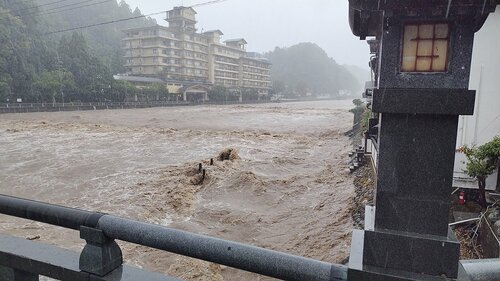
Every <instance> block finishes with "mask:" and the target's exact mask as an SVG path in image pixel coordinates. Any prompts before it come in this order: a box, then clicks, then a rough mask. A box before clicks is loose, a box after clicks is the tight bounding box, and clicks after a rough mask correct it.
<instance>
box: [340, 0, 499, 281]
mask: <svg viewBox="0 0 500 281" xmlns="http://www.w3.org/2000/svg"><path fill="white" fill-rule="evenodd" d="M496 5H497V1H496V0H495V1H493V0H385V1H372V0H349V6H350V7H349V10H350V11H349V13H350V14H349V20H350V25H351V29H352V31H353V33H354V34H355V35H356V36H358V37H360V38H361V39H365V38H366V37H375V38H374V40H375V41H372V42H377V44H371V47H372V48H373V47H376V48H377V50H371V51H372V53H373V52H375V54H374V57H375V58H376V60H372V64H373V63H374V62H375V63H376V64H377V65H375V66H374V65H372V68H373V69H374V72H375V75H374V77H376V78H377V81H376V83H375V85H376V88H375V89H374V90H373V93H372V111H373V112H374V113H376V114H378V122H379V130H378V148H377V150H378V160H377V162H378V163H377V188H376V198H375V206H374V207H367V209H366V218H365V230H364V231H354V233H353V240H352V249H351V257H350V261H349V273H348V277H349V280H353V281H361V280H370V281H378V280H455V279H456V280H468V279H467V276H466V274H465V273H464V272H463V270H462V267H461V265H460V263H459V243H458V241H457V239H456V237H455V236H454V234H453V233H452V231H451V230H450V228H449V227H448V212H449V208H450V194H451V192H452V176H453V164H454V156H455V145H456V144H455V141H456V136H457V125H458V116H459V115H472V114H473V112H474V101H475V91H472V90H469V89H468V85H469V75H470V66H471V58H472V47H473V42H474V33H475V32H476V31H478V30H479V29H480V28H481V26H482V25H483V23H484V22H485V21H486V19H487V17H488V15H489V13H491V12H493V11H494V10H495V8H496Z"/></svg>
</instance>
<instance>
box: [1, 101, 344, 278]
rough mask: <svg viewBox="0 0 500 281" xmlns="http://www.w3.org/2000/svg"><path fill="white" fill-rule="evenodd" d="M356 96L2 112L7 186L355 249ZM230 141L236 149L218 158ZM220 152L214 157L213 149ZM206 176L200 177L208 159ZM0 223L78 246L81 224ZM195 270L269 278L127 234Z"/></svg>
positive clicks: (149, 265)
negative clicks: (351, 159)
mask: <svg viewBox="0 0 500 281" xmlns="http://www.w3.org/2000/svg"><path fill="white" fill-rule="evenodd" d="M351 107H352V106H351V102H350V101H321V102H319V101H318V102H301V103H282V104H260V105H233V106H196V107H179V108H151V109H129V110H109V111H81V112H57V113H29V114H6V115H0V147H1V148H2V153H1V154H0V179H1V180H0V192H1V193H3V194H8V195H13V196H20V197H25V198H29V199H35V200H40V201H45V202H49V203H54V204H61V205H65V206H70V207H76V208H83V209H88V210H93V211H101V212H107V213H111V214H115V215H118V216H123V217H128V218H132V219H137V220H142V221H146V222H150V223H155V224H160V225H163V226H168V227H173V228H177V229H182V230H187V231H192V232H196V233H200V234H206V235H211V236H216V237H220V238H225V239H230V240H234V241H238V242H244V243H250V244H253V245H256V246H261V247H266V248H270V249H275V250H279V251H284V252H288V253H291V254H297V255H302V256H306V257H311V258H315V259H319V260H323V261H327V262H340V261H342V260H343V259H344V258H346V257H347V255H348V251H349V243H350V234H351V229H352V221H351V218H350V206H349V205H350V204H349V203H350V200H351V198H352V196H353V195H354V187H353V183H352V178H351V177H350V176H349V174H348V172H347V171H346V170H347V164H346V162H347V153H348V151H349V150H350V148H351V144H350V141H349V139H348V138H347V137H345V136H344V135H343V133H344V132H345V131H347V130H349V128H350V126H351V125H352V114H351V113H349V112H348V110H349V109H350V108H351ZM225 148H233V149H236V150H237V153H238V156H239V157H237V159H233V160H231V161H224V162H221V161H217V160H215V158H216V157H217V155H218V153H219V152H221V151H222V150H224V149H225ZM210 158H214V160H215V163H214V165H213V166H210V165H209V159H210ZM200 162H203V163H204V167H205V168H206V169H207V177H206V179H205V181H204V182H203V184H202V185H193V181H196V178H194V177H196V175H194V173H193V169H196V168H197V166H198V163H200ZM0 232H1V233H8V234H12V235H16V236H20V237H37V236H39V237H40V238H38V239H37V240H38V241H41V242H43V243H49V244H54V245H59V246H61V247H64V248H68V249H71V250H75V251H80V250H81V249H82V247H83V245H84V244H83V241H82V240H80V239H79V237H78V236H79V235H78V233H77V232H75V231H71V230H65V229H61V228H58V227H53V226H48V225H45V224H41V223H37V222H31V221H27V220H21V219H15V218H11V217H7V216H3V215H0ZM119 244H120V245H121V246H122V249H123V252H124V258H125V260H126V262H127V263H129V264H133V265H136V266H139V267H142V268H145V269H148V270H152V271H156V272H160V273H166V274H171V275H173V276H177V277H179V278H182V279H185V280H268V279H269V278H264V277H261V276H258V275H255V274H251V273H246V272H243V271H238V270H234V269H231V268H228V267H225V266H220V265H215V264H210V263H207V262H202V261H198V260H194V259H190V258H185V257H182V256H179V255H173V254H169V253H165V252H162V251H157V250H154V249H149V248H146V247H142V246H137V245H133V244H129V243H124V242H119Z"/></svg>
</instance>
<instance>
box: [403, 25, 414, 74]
mask: <svg viewBox="0 0 500 281" xmlns="http://www.w3.org/2000/svg"><path fill="white" fill-rule="evenodd" d="M417 37H418V25H406V26H405V29H404V39H403V56H402V66H401V69H402V71H414V69H415V62H416V59H417V57H416V56H415V54H416V53H417V46H418V43H417V41H416V40H415V39H417Z"/></svg>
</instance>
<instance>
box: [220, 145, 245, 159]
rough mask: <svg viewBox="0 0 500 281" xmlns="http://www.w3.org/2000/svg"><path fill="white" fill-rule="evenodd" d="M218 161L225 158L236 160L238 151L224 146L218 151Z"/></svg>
mask: <svg viewBox="0 0 500 281" xmlns="http://www.w3.org/2000/svg"><path fill="white" fill-rule="evenodd" d="M218 159H219V161H225V160H231V161H232V160H236V159H240V157H239V156H238V151H237V150H236V149H234V148H226V149H224V150H223V151H222V152H221V153H219V157H218Z"/></svg>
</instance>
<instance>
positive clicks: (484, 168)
mask: <svg viewBox="0 0 500 281" xmlns="http://www.w3.org/2000/svg"><path fill="white" fill-rule="evenodd" d="M458 151H459V152H462V153H464V154H465V156H466V157H467V162H466V165H465V170H464V172H465V173H466V174H467V175H469V176H470V177H472V178H475V179H476V180H477V183H478V187H479V204H481V206H482V207H483V208H485V207H486V196H485V190H486V178H487V177H488V176H489V175H491V174H493V173H494V172H495V170H496V169H498V166H499V162H500V137H499V136H496V137H494V138H493V140H491V141H489V142H487V143H485V144H483V145H481V146H479V147H475V146H473V147H469V146H463V147H461V148H459V149H458Z"/></svg>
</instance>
